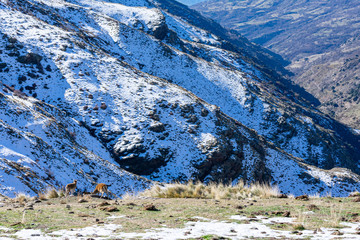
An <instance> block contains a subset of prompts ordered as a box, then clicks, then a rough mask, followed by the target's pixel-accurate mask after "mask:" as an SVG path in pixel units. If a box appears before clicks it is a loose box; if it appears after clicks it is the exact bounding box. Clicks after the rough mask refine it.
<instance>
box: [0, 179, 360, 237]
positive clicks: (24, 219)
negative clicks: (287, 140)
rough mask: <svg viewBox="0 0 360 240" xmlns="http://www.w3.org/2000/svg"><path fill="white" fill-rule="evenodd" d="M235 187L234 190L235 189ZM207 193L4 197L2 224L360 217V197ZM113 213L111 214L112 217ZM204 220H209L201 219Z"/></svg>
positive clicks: (130, 227) (51, 226)
mask: <svg viewBox="0 0 360 240" xmlns="http://www.w3.org/2000/svg"><path fill="white" fill-rule="evenodd" d="M193 185H194V186H195V185H196V184H193ZM195 188H196V187H195ZM165 190H166V188H165ZM168 190H169V189H167V190H166V191H168ZM203 190H204V189H203ZM174 191H175V190H174V189H173V190H170V192H171V193H173V192H174ZM233 191H235V190H234V189H232V190H230V192H233ZM175 192H178V191H175ZM180 192H182V190H180ZM205 192H206V191H205ZM153 194H164V192H163V190H161V189H159V188H156V189H152V190H151V191H148V192H145V193H143V195H148V196H149V195H153ZM235 195H236V194H235ZM224 196H225V195H224ZM203 197H204V198H195V197H189V195H188V196H187V198H182V197H178V198H170V195H163V197H162V198H156V197H153V196H151V197H144V196H142V197H129V196H128V197H125V198H124V199H114V200H104V199H99V198H98V197H94V196H91V195H85V196H76V197H75V196H72V197H68V198H65V197H60V196H59V197H57V198H49V199H43V200H39V199H37V200H36V199H29V198H26V197H24V196H23V197H18V198H16V199H6V198H3V199H2V201H1V203H3V206H2V207H0V226H4V227H7V228H11V229H13V230H14V232H16V231H17V230H19V229H23V228H31V229H41V230H42V231H43V232H46V233H50V232H53V231H55V230H60V229H73V228H83V227H86V226H92V225H95V224H99V225H101V224H106V223H114V224H120V225H122V226H123V228H122V229H121V231H122V232H144V231H145V230H147V229H150V228H160V227H164V226H166V227H168V228H178V227H183V226H184V224H185V223H186V222H189V221H198V219H194V217H202V218H206V219H212V220H223V221H228V222H238V223H243V224H246V221H243V222H240V221H238V220H231V219H230V216H233V215H243V216H247V217H249V218H251V217H254V216H258V215H262V216H267V217H272V216H283V217H293V218H296V222H295V223H288V224H281V225H274V226H272V227H273V228H276V229H279V230H290V231H295V230H296V231H301V230H303V229H311V230H312V229H313V230H316V229H318V228H320V227H331V228H341V227H342V226H341V224H340V222H344V221H345V222H346V221H348V222H359V221H360V215H359V213H360V203H359V202H356V201H357V200H356V199H357V197H348V198H331V197H324V198H319V197H310V198H309V200H306V199H305V200H304V199H303V200H297V199H295V198H279V196H273V195H266V197H265V195H261V194H260V195H258V196H257V195H255V194H253V196H252V197H247V198H239V199H237V198H219V199H214V198H210V197H209V198H206V197H205V196H203ZM0 198H1V197H0ZM104 202H106V203H108V204H109V205H106V204H105V203H104ZM310 213H311V214H310ZM110 216H112V217H111V218H109V217H110ZM200 221H206V220H201V219H200ZM0 237H1V230H0Z"/></svg>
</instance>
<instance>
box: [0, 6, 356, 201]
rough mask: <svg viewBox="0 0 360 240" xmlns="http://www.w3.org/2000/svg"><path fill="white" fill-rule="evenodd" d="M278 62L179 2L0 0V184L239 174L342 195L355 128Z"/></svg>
mask: <svg viewBox="0 0 360 240" xmlns="http://www.w3.org/2000/svg"><path fill="white" fill-rule="evenodd" d="M282 61H283V60H282V59H281V58H280V57H279V56H277V55H276V54H273V53H271V52H270V51H267V50H264V49H263V48H261V47H260V46H257V45H254V44H252V43H251V42H249V41H248V40H247V39H245V38H244V37H241V36H240V35H237V33H236V32H230V31H228V30H226V29H224V28H222V27H221V26H220V25H219V24H217V23H215V22H214V21H211V20H209V19H207V18H204V17H202V16H200V15H199V14H198V13H197V12H196V11H194V10H191V9H189V8H187V7H186V6H184V5H182V4H179V3H177V2H172V1H166V0H158V1H155V0H154V1H147V0H112V1H94V0H67V1H65V0H56V1H53V0H51V1H50V0H48V1H44V0H16V1H6V0H0V66H1V71H0V81H1V87H0V100H1V105H0V134H1V137H2V141H1V142H0V149H1V150H0V164H1V165H0V191H1V192H0V193H1V194H6V195H13V194H14V192H16V191H24V192H29V193H30V194H35V193H36V192H38V191H41V190H42V189H44V188H45V187H46V186H56V187H60V186H63V185H64V184H66V183H68V182H70V181H71V182H72V180H73V179H78V180H79V182H80V185H79V186H80V188H81V189H83V190H88V191H89V190H90V189H91V187H92V186H93V185H94V184H95V183H96V182H105V183H107V184H110V185H111V187H110V190H112V191H113V192H114V193H116V194H118V195H120V194H122V193H123V192H124V191H138V190H141V189H144V188H146V187H148V186H149V185H150V184H152V183H153V182H152V181H160V182H170V181H175V180H178V181H187V180H190V179H193V180H201V181H205V182H210V181H224V182H231V181H233V182H236V181H237V180H239V179H244V180H245V181H248V182H250V181H261V182H271V183H273V184H278V186H279V188H280V189H281V190H282V191H283V192H285V193H293V194H302V193H309V194H310V193H318V192H319V193H329V192H331V193H332V194H333V195H337V196H340V195H347V194H348V192H349V191H354V190H355V189H356V188H359V187H360V184H359V179H360V178H359V175H358V174H359V173H360V169H359V159H360V151H359V150H360V141H359V140H360V136H359V135H356V134H355V133H354V132H352V131H351V130H350V129H348V128H347V127H346V126H344V125H341V124H340V123H338V122H337V121H335V120H333V119H331V118H330V117H327V116H325V115H323V114H322V113H321V112H320V111H319V110H317V109H316V108H314V107H313V106H312V105H311V102H312V99H315V98H313V97H312V96H311V95H302V94H303V93H304V94H306V93H305V92H304V91H303V90H302V89H301V88H297V87H296V86H295V85H291V84H290V83H289V82H288V81H287V80H286V79H284V78H283V77H282V74H284V73H285V72H286V70H285V69H284V68H283V66H282ZM277 63H278V64H277ZM295 183H296V184H295Z"/></svg>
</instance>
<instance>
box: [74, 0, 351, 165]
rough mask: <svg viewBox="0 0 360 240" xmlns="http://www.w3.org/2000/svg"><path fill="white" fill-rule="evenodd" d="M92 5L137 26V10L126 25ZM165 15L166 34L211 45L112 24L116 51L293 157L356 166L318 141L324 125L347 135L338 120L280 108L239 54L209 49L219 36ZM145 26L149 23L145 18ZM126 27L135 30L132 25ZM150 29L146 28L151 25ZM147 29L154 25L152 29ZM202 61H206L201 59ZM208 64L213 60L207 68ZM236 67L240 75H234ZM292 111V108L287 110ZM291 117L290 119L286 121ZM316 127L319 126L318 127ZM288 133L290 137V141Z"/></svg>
mask: <svg viewBox="0 0 360 240" xmlns="http://www.w3.org/2000/svg"><path fill="white" fill-rule="evenodd" d="M83 2H84V1H81V3H83ZM118 5H119V4H111V9H112V10H113V9H116V7H117V6H118ZM92 6H93V8H92V9H96V10H99V11H101V13H103V14H109V15H110V16H112V17H114V19H115V20H117V21H119V22H125V23H126V24H129V22H136V19H138V18H137V16H138V15H139V14H137V12H138V11H139V8H136V7H135V8H134V7H131V8H130V7H126V11H127V12H128V15H132V16H133V18H134V19H132V20H130V21H129V18H128V15H126V16H123V15H121V14H119V15H114V14H112V12H111V13H109V11H108V10H106V9H107V8H105V7H102V8H100V7H97V5H92ZM117 9H118V11H119V12H121V9H123V6H122V5H120V6H118V7H117ZM112 10H111V11H112ZM129 12H133V14H129ZM154 12H155V11H152V13H154ZM158 14H159V15H160V16H155V17H154V16H153V15H151V14H149V15H148V16H153V17H154V18H155V20H153V21H152V24H153V23H154V22H155V23H156V22H157V23H158V24H159V25H161V26H163V25H164V23H163V21H164V20H162V21H160V20H159V19H163V16H162V14H161V13H159V12H158ZM165 16H166V18H165V20H166V21H165V22H166V24H167V22H168V21H169V22H170V24H169V25H167V27H162V28H165V29H167V30H166V31H167V32H168V34H171V32H170V30H172V31H174V32H175V31H176V30H177V31H176V33H179V34H178V36H179V35H183V36H185V37H186V40H187V41H194V40H198V41H200V42H202V43H210V44H211V45H212V46H206V45H204V44H199V43H189V42H182V41H183V40H182V39H175V40H174V37H173V38H172V39H171V41H170V39H167V38H166V37H164V41H163V42H165V43H167V45H164V43H163V42H159V41H154V39H153V38H152V37H151V36H149V35H146V34H143V32H142V31H136V30H133V29H129V28H127V27H126V26H124V25H122V24H119V25H113V26H116V27H115V29H114V28H112V30H110V32H118V33H119V34H118V35H117V37H118V39H117V41H116V42H118V43H119V47H120V50H119V52H121V51H123V52H125V53H123V52H122V53H121V55H122V56H123V57H124V58H125V61H127V62H128V63H129V64H131V65H132V66H135V67H138V68H140V69H141V70H142V71H144V72H146V73H149V74H152V75H156V76H158V77H161V78H164V79H167V80H169V81H171V82H174V83H176V84H178V85H180V86H183V87H185V88H186V89H187V90H189V91H192V92H193V93H195V94H196V95H197V96H199V97H201V98H202V99H204V100H206V101H207V102H209V103H211V104H215V105H217V106H219V107H220V108H221V110H222V111H223V112H224V113H226V114H228V115H230V116H231V117H234V118H235V119H236V120H238V121H240V122H242V123H244V124H245V125H246V126H249V127H250V128H254V129H255V130H256V131H258V132H259V134H261V135H265V136H266V137H268V138H269V139H270V140H271V141H274V142H276V143H277V144H278V146H279V147H281V148H283V149H284V150H286V151H288V152H289V153H291V154H293V155H294V156H297V157H301V158H304V159H306V160H308V161H309V163H311V164H315V165H318V166H320V167H326V168H331V167H333V166H335V165H340V166H346V167H351V168H353V169H354V167H355V168H356V165H357V163H356V161H357V160H358V156H357V157H356V158H355V161H353V160H351V159H349V157H348V156H346V155H347V154H341V155H339V152H338V151H337V150H335V152H333V153H331V152H332V151H333V150H332V149H331V148H334V146H340V145H342V143H341V142H342V141H341V140H340V141H334V142H333V143H332V144H331V145H332V147H331V148H330V149H329V147H328V143H326V141H324V140H320V139H322V138H323V139H329V138H331V136H329V135H328V134H327V133H326V134H324V133H323V130H322V129H321V130H320V129H319V128H322V127H325V128H328V129H330V130H335V129H336V128H341V130H342V131H347V132H349V131H350V130H346V128H345V127H341V126H340V125H339V124H337V123H336V122H334V121H332V120H330V119H327V118H325V117H323V116H317V117H316V116H315V117H314V115H319V114H318V113H317V112H313V111H311V110H308V109H305V111H304V109H301V108H299V106H297V105H296V104H293V103H291V102H290V103H289V101H285V102H282V101H280V102H282V103H280V104H279V100H278V99H275V100H274V99H273V96H271V95H273V94H275V93H272V94H271V95H269V94H266V92H268V89H264V86H263V84H261V85H258V84H256V83H258V82H259V79H261V80H262V81H264V79H265V81H266V76H264V75H263V74H261V73H259V71H258V70H257V69H255V68H253V67H251V66H249V64H247V63H246V62H245V61H244V60H242V59H241V56H239V55H237V54H236V53H232V52H228V51H224V50H223V49H219V48H216V47H213V46H214V45H215V46H216V45H217V46H220V42H219V39H218V38H216V37H215V36H213V35H211V34H210V33H208V32H206V31H204V30H201V29H197V28H196V27H194V26H191V27H190V28H188V29H186V25H185V23H186V22H184V21H181V19H177V18H176V17H174V16H172V15H169V14H165ZM168 19H171V20H168ZM147 22H150V21H149V20H147ZM103 24H105V25H106V26H108V25H109V24H108V22H104V21H101V22H99V25H100V26H102V25H103ZM129 26H130V27H134V26H133V25H132V24H130V25H129ZM117 28H119V29H117ZM148 28H149V29H150V27H148ZM151 28H155V27H154V26H153V25H152V26H151ZM142 29H144V28H142ZM145 29H146V28H145ZM179 30H180V31H179ZM148 32H149V31H148ZM184 32H185V33H184ZM149 33H150V34H151V33H152V32H151V31H150V32H149ZM153 35H155V34H153ZM155 37H156V36H155ZM172 47H174V48H176V49H177V50H184V49H185V50H184V52H186V53H189V54H191V52H195V53H192V54H191V55H189V54H184V52H179V51H176V50H175V49H173V48H172ZM115 49H116V47H115V46H111V51H112V53H114V52H116V50H115ZM194 56H196V57H194ZM204 59H206V60H207V61H204ZM209 62H211V64H210V63H209ZM224 68H225V69H224ZM239 69H241V70H242V71H243V72H239V71H237V70H239ZM229 70H231V71H229ZM189 80H191V81H189ZM261 80H260V81H261ZM250 89H260V90H257V92H258V93H259V92H260V94H262V95H263V98H259V96H258V95H257V94H258V93H254V91H251V90H250ZM271 90H272V91H274V92H275V91H276V92H277V94H278V96H279V97H282V96H283V94H282V93H281V91H279V90H274V89H271ZM266 95H267V96H266ZM279 108H280V109H282V110H281V111H284V113H280V112H279V110H277V109H279ZM283 108H285V110H283ZM291 108H295V109H296V110H295V111H294V110H291ZM297 112H303V113H302V114H305V116H301V115H298V114H297V115H296V116H295V113H297ZM306 115H307V116H311V118H313V119H314V121H315V125H314V127H310V128H308V127H307V126H304V123H305V124H309V125H310V126H312V125H313V124H312V123H309V122H306V121H302V119H306V118H307V117H306ZM283 116H284V117H283ZM289 116H292V117H291V118H289ZM284 118H289V119H290V120H289V122H290V125H291V126H290V128H291V130H290V131H289V129H288V128H289V126H288V124H287V123H284V122H283V119H284ZM319 118H320V120H319ZM274 120H275V121H274ZM317 124H319V125H320V126H318V127H316V125H317ZM284 125H285V126H284ZM284 128H287V129H288V130H287V131H285V133H283V131H284ZM295 133H298V134H295ZM279 134H280V136H279ZM284 135H285V136H284ZM289 135H290V138H289V137H288V136H289ZM292 135H295V136H292ZM314 135H315V136H319V137H318V138H317V139H316V140H315V142H316V143H315V142H314V144H313V143H311V141H314V138H313V136H314ZM326 135H328V136H326ZM319 140H320V141H319ZM357 145H358V144H357ZM329 150H330V153H329ZM351 151H352V150H351ZM352 154H356V150H355V151H352ZM344 163H345V164H344Z"/></svg>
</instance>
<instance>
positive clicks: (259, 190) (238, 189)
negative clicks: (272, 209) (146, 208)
mask: <svg viewBox="0 0 360 240" xmlns="http://www.w3.org/2000/svg"><path fill="white" fill-rule="evenodd" d="M141 196H147V197H159V198H204V199H217V200H219V199H246V198H251V197H258V198H271V197H278V196H280V192H279V189H278V188H277V187H274V186H270V185H268V184H261V183H253V184H250V185H246V184H244V182H243V181H239V183H238V184H236V185H231V184H223V183H210V184H207V185H205V184H204V183H201V182H197V183H194V182H189V183H187V184H182V183H174V184H166V185H165V186H160V185H154V186H153V187H152V188H151V189H149V190H146V191H144V192H143V193H141Z"/></svg>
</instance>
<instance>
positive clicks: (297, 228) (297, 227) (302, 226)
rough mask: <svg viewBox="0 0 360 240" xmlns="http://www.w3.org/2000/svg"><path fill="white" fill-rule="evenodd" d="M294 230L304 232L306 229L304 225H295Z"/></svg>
mask: <svg viewBox="0 0 360 240" xmlns="http://www.w3.org/2000/svg"><path fill="white" fill-rule="evenodd" d="M293 229H294V230H299V231H302V230H305V227H304V225H302V224H295V225H294V226H293Z"/></svg>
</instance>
